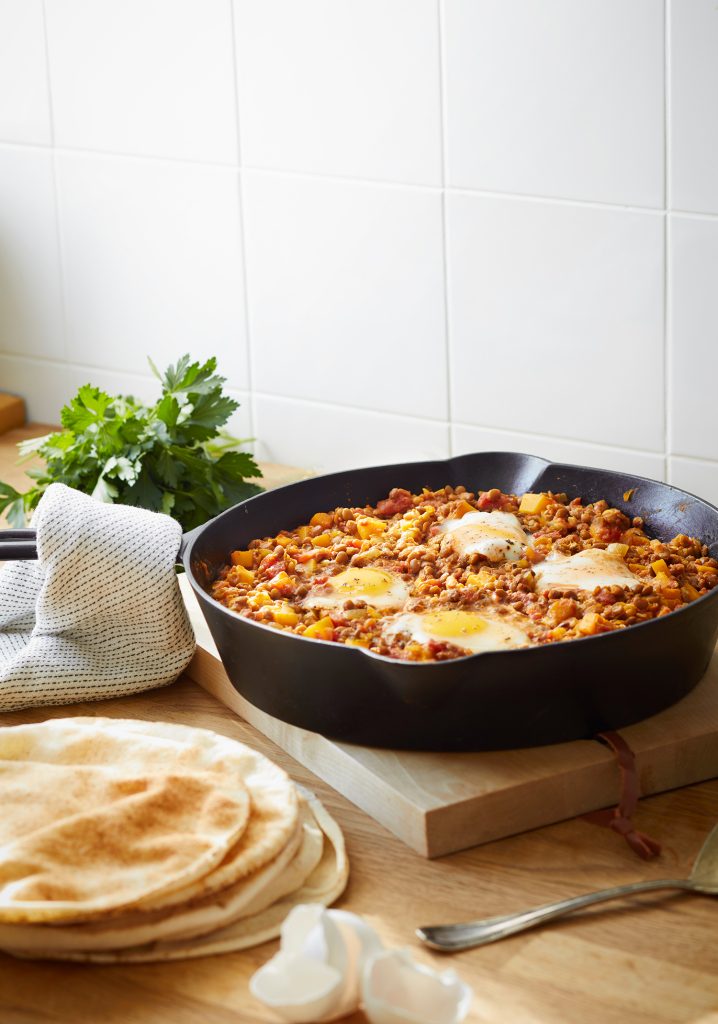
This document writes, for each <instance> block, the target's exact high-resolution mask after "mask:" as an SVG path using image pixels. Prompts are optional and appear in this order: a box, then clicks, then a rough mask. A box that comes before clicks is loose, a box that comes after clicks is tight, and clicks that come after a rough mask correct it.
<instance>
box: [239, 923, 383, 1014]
mask: <svg viewBox="0 0 718 1024" xmlns="http://www.w3.org/2000/svg"><path fill="white" fill-rule="evenodd" d="M382 948H383V947H382V944H381V941H380V939H379V937H378V936H377V934H376V932H375V931H374V929H373V928H371V927H370V926H369V925H368V924H366V923H365V922H364V921H363V920H362V919H361V918H360V917H357V915H356V914H349V913H347V912H345V911H341V910H327V909H326V908H325V907H324V906H322V905H321V904H319V903H308V904H301V905H299V906H297V907H294V908H293V909H292V911H291V912H290V913H289V914H288V915H287V917H286V919H285V921H284V924H283V925H282V932H281V949H280V952H279V953H277V955H276V956H274V957H273V958H272V959H271V960H270V961H269V962H268V963H267V964H265V965H264V967H262V968H260V969H259V970H258V971H257V972H256V973H255V974H254V976H253V977H252V979H251V981H250V991H251V992H252V994H253V995H254V996H255V997H256V998H257V999H259V1000H260V1001H261V1002H263V1003H264V1004H265V1005H266V1006H270V1007H271V1008H272V1009H273V1010H274V1012H275V1013H276V1014H278V1016H280V1017H281V1018H282V1020H285V1021H287V1022H291V1024H303V1022H309V1021H311V1022H314V1024H318V1022H324V1021H332V1020H338V1019H339V1018H340V1017H345V1016H347V1015H348V1014H350V1013H353V1012H354V1011H355V1010H356V1009H357V1007H358V1005H359V989H360V984H361V977H362V972H363V969H364V965H365V962H366V961H367V959H368V958H369V957H370V956H372V955H373V954H375V953H376V952H378V951H381V950H382Z"/></svg>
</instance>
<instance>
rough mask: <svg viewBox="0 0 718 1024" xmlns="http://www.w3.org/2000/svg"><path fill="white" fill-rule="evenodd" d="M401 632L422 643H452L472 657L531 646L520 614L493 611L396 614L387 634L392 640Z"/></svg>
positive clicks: (440, 611) (451, 609)
mask: <svg viewBox="0 0 718 1024" xmlns="http://www.w3.org/2000/svg"><path fill="white" fill-rule="evenodd" d="M527 625H528V620H527ZM400 633H407V634H408V635H409V636H410V637H411V638H412V640H415V641H416V642H417V643H420V644H428V643H429V642H430V641H431V640H433V641H434V642H435V643H450V644H453V645H454V646H455V647H460V648H461V649H462V650H464V651H466V652H467V653H471V654H475V653H478V652H480V651H499V650H504V649H505V648H507V647H525V646H527V645H528V644H530V643H531V639H530V637H529V635H528V632H527V631H526V629H525V628H523V625H522V624H521V623H520V622H519V616H518V615H516V616H508V615H492V614H491V613H490V612H476V611H468V610H463V609H460V608H440V609H437V610H436V611H428V612H404V613H403V614H402V615H395V616H393V617H392V618H391V619H388V620H387V622H386V625H385V626H384V635H385V637H388V638H391V637H395V636H397V635H398V634H400Z"/></svg>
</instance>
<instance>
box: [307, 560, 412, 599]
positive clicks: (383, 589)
mask: <svg viewBox="0 0 718 1024" xmlns="http://www.w3.org/2000/svg"><path fill="white" fill-rule="evenodd" d="M408 593H409V587H408V585H407V584H406V583H404V581H403V580H401V579H399V577H398V576H395V575H394V574H393V573H390V572H387V571H385V570H384V569H360V568H356V569H345V570H344V572H340V573H337V575H336V576H330V577H329V579H328V580H327V581H326V583H324V584H322V585H321V586H319V587H317V588H316V589H315V590H314V591H313V592H312V593H311V594H309V596H308V597H307V598H306V599H305V601H304V603H305V604H306V605H307V606H308V607H310V608H311V607H325V608H328V607H333V606H335V605H338V604H341V603H342V602H343V601H352V600H353V601H364V602H366V604H368V605H371V606H372V607H374V608H400V607H401V605H402V604H403V603H404V601H405V600H406V598H407V596H408Z"/></svg>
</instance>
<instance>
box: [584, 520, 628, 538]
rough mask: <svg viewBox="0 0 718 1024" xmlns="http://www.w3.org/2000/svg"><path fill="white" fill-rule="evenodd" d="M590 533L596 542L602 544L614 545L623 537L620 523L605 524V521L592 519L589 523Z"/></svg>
mask: <svg viewBox="0 0 718 1024" xmlns="http://www.w3.org/2000/svg"><path fill="white" fill-rule="evenodd" d="M591 533H592V535H593V536H594V537H595V538H596V540H600V541H603V543H604V544H616V543H618V541H620V539H621V537H622V536H623V527H622V525H621V523H607V522H606V520H605V519H594V521H593V522H592V523H591Z"/></svg>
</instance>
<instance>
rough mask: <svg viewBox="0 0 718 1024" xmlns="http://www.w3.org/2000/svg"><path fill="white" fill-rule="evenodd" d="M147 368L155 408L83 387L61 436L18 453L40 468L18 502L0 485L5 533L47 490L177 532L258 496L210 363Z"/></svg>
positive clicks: (255, 473)
mask: <svg viewBox="0 0 718 1024" xmlns="http://www.w3.org/2000/svg"><path fill="white" fill-rule="evenodd" d="M149 363H150V367H151V368H152V372H153V373H154V374H155V376H156V377H157V378H158V380H159V381H160V383H161V384H162V395H161V397H160V398H159V400H158V401H157V402H155V404H154V405H143V404H142V403H140V402H138V401H136V399H134V398H133V397H132V396H130V395H117V396H115V397H113V396H111V395H108V394H107V393H106V392H104V391H101V390H100V388H96V387H93V386H92V385H90V384H86V385H84V386H83V387H81V388H80V389H79V391H78V392H77V394H76V395H75V397H74V398H73V399H72V400H71V401H70V402H69V403H68V404H67V405H66V406H65V407H64V408H63V410H62V413H61V422H62V428H63V429H62V430H60V431H58V432H56V433H54V434H48V435H47V436H46V437H42V438H36V439H33V440H31V441H25V442H23V443H22V444H21V445H20V446H19V448H20V455H21V460H22V458H30V457H31V456H33V455H35V454H37V455H39V456H41V458H42V459H43V460H44V462H45V465H44V466H43V467H42V468H41V469H32V470H30V471H29V472H28V476H30V477H31V478H32V479H33V480H34V481H35V485H34V486H33V487H31V488H30V489H29V490H27V491H25V493H24V494H20V493H19V492H18V491H16V490H15V489H14V488H13V487H10V485H9V484H3V483H0V513H2V512H4V511H5V512H7V516H8V520H9V522H10V524H11V525H12V526H16V527H19V526H23V525H24V523H25V518H26V515H27V514H28V513H29V512H31V511H32V509H34V508H35V506H36V505H37V503H38V501H39V500H40V498H41V497H42V494H43V493H44V491H45V489H46V488H47V487H48V486H49V484H51V483H53V482H60V483H64V484H67V485H68V486H69V487H75V488H76V489H77V490H80V491H84V492H85V493H86V494H92V495H93V496H94V497H95V498H98V499H99V500H100V501H106V502H117V503H118V504H122V505H138V506H141V507H142V508H148V509H150V510H152V511H155V512H165V513H167V514H168V515H171V516H174V518H175V519H177V520H178V522H179V523H181V525H182V528H183V529H184V530H190V529H192V528H193V527H194V526H199V525H201V524H202V523H204V522H206V521H207V520H208V519H211V518H212V517H213V516H215V515H217V514H218V513H219V512H222V511H224V509H226V508H229V507H230V505H234V504H236V503H237V502H238V501H243V500H244V499H245V498H249V497H251V496H252V495H254V494H258V493H259V492H260V491H261V490H262V488H261V487H259V486H258V485H257V484H256V483H253V482H251V481H253V480H256V479H257V478H259V477H261V475H262V474H261V472H260V470H259V467H258V466H257V464H256V462H255V461H254V459H253V458H252V456H251V455H250V454H249V453H248V452H244V451H240V450H238V449H239V445H240V444H241V442H240V441H238V440H237V438H234V437H230V436H229V435H228V434H227V433H226V432H225V431H224V430H223V429H222V428H223V426H224V424H225V423H226V422H227V420H228V419H229V417H230V416H231V415H232V413H233V412H234V411H235V410H236V409H237V408H238V407H239V403H238V402H236V401H235V400H234V399H233V398H230V397H229V396H228V395H226V394H224V393H223V391H222V386H223V385H224V383H225V378H224V377H221V376H219V374H217V373H216V372H215V371H216V369H217V360H216V359H214V358H211V359H207V360H206V361H205V362H204V363H199V362H192V360H191V358H190V356H189V355H184V356H182V357H181V358H180V359H178V361H177V363H176V364H175V365H174V366H168V367H167V369H166V370H165V371H164V373H160V371H159V370H158V369H157V368H156V366H155V365H154V363H153V362H152V360H149Z"/></svg>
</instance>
